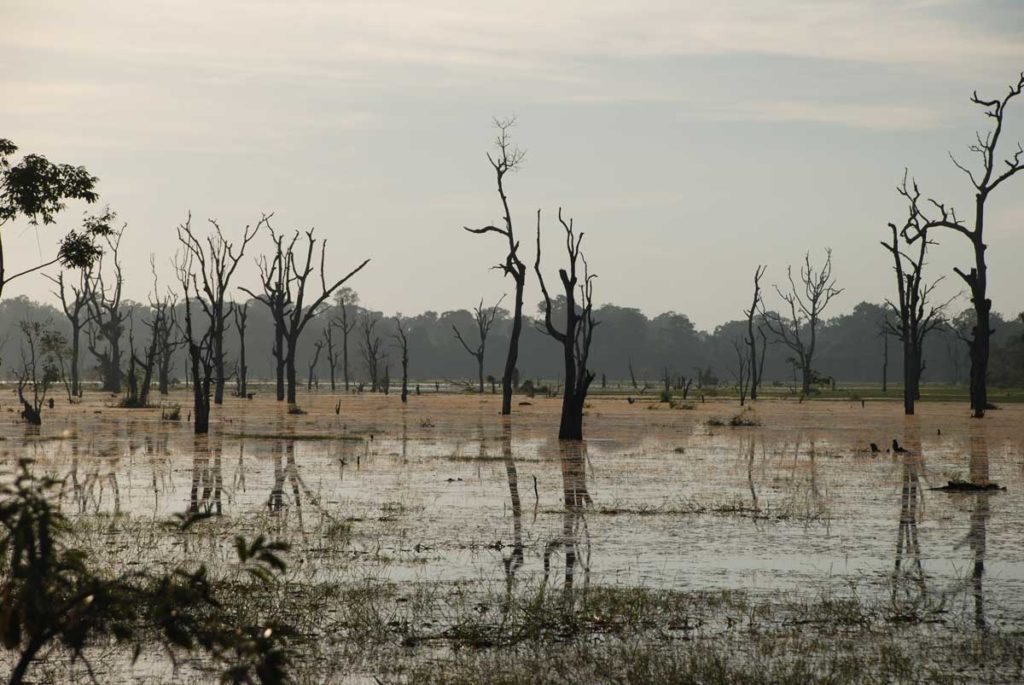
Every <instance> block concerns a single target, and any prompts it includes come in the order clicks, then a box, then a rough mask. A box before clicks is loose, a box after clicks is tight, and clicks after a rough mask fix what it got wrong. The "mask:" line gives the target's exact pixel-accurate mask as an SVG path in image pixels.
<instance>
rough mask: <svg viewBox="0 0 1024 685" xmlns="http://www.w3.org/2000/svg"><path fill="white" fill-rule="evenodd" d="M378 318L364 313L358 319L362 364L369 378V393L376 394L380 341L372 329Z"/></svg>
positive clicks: (379, 365) (379, 364) (370, 313)
mask: <svg viewBox="0 0 1024 685" xmlns="http://www.w3.org/2000/svg"><path fill="white" fill-rule="evenodd" d="M378 321H380V317H378V316H377V315H376V314H373V313H372V312H365V313H364V314H363V316H362V317H360V322H359V328H360V332H361V334H362V340H361V341H360V351H361V352H362V354H363V363H364V364H365V365H366V373H367V375H368V376H369V377H370V391H371V392H377V391H378V390H379V389H380V372H381V368H380V367H381V350H380V348H381V340H380V336H378V335H376V334H375V333H374V328H376V326H377V322H378Z"/></svg>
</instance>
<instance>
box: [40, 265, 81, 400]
mask: <svg viewBox="0 0 1024 685" xmlns="http://www.w3.org/2000/svg"><path fill="white" fill-rule="evenodd" d="M50 280H52V281H53V282H54V283H56V284H57V295H58V297H60V305H61V309H63V311H64V316H65V317H67V320H68V323H70V324H71V350H70V353H69V356H70V366H71V388H70V394H71V396H72V397H81V396H82V374H81V370H80V363H81V359H82V351H81V350H82V331H83V329H85V327H86V326H87V325H88V324H89V322H90V321H91V317H90V315H89V300H88V296H89V273H88V269H80V270H79V272H78V285H77V286H76V285H68V286H67V287H65V284H64V272H63V271H62V272H60V273H59V274H57V278H50ZM68 290H70V291H71V296H69V295H68V292H67V291H68Z"/></svg>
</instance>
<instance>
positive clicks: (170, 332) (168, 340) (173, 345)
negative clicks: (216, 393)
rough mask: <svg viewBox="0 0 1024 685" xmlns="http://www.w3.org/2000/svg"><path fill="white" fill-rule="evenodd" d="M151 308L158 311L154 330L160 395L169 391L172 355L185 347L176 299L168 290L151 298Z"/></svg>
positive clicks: (172, 363)
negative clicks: (156, 324) (158, 323)
mask: <svg viewBox="0 0 1024 685" xmlns="http://www.w3.org/2000/svg"><path fill="white" fill-rule="evenodd" d="M153 307H154V309H157V310H159V311H160V315H159V317H158V320H159V322H160V325H159V326H158V327H157V328H156V329H155V330H154V333H155V334H156V336H157V352H156V385H157V390H158V391H159V393H160V394H161V395H167V394H168V393H169V392H170V389H171V370H172V369H173V368H174V354H175V352H177V351H178V349H179V348H180V347H182V346H184V345H185V340H184V339H182V337H181V336H180V335H179V326H178V310H177V307H178V298H177V297H175V296H174V294H173V293H172V292H171V291H170V290H168V291H167V293H166V295H164V297H162V298H157V297H154V298H153Z"/></svg>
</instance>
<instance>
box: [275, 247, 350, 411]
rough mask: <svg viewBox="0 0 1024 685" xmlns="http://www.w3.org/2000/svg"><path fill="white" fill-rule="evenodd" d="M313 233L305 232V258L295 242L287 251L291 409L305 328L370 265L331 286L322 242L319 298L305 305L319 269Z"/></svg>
mask: <svg viewBox="0 0 1024 685" xmlns="http://www.w3.org/2000/svg"><path fill="white" fill-rule="evenodd" d="M313 231H314V229H312V228H311V229H309V230H308V231H306V232H305V235H306V250H305V255H304V256H302V255H299V254H296V252H295V249H294V248H295V243H296V240H295V238H293V239H292V242H291V243H290V247H289V249H288V255H287V259H286V260H285V264H286V265H287V268H288V277H287V279H286V287H287V289H288V295H289V297H288V300H289V301H290V302H291V305H290V307H289V308H288V311H287V313H286V315H285V317H284V338H285V341H286V342H287V343H288V352H287V354H286V355H285V374H286V379H287V381H288V404H290V405H294V404H295V356H296V352H297V351H298V347H299V337H300V336H301V335H302V331H303V330H304V329H305V328H306V324H308V323H309V322H310V320H312V319H313V317H314V316H316V315H317V313H319V311H320V307H321V305H323V303H324V302H325V301H326V300H327V298H329V297H330V296H331V295H332V294H333V293H334V292H335V291H336V290H337V289H338V288H340V287H341V286H343V285H345V283H346V282H347V281H348V280H349V279H350V278H352V277H353V276H355V275H356V274H357V273H359V272H360V271H362V270H363V267H365V266H366V265H367V264H369V263H370V260H369V259H366V260H363V263H362V264H360V265H359V266H357V267H356V268H354V269H353V270H352V271H350V272H349V273H348V274H346V275H345V276H344V277H342V278H340V279H339V280H337V281H335V282H334V283H332V284H328V282H327V279H326V269H325V260H326V248H327V240H326V239H323V240H320V241H319V242H320V266H319V277H320V278H319V280H320V284H319V285H320V294H319V295H316V296H315V297H313V298H312V300H311V301H310V302H309V304H306V296H307V286H309V285H312V284H311V283H310V281H309V277H310V276H312V275H313V273H314V272H315V271H317V266H316V265H315V263H314V261H313V259H314V254H315V252H316V247H317V239H316V238H314V237H313ZM295 235H296V237H297V236H298V233H297V232H296V234H295ZM312 292H313V291H310V292H309V293H308V294H312Z"/></svg>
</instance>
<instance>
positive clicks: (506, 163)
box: [464, 118, 526, 415]
mask: <svg viewBox="0 0 1024 685" xmlns="http://www.w3.org/2000/svg"><path fill="white" fill-rule="evenodd" d="M494 125H495V127H496V128H497V129H498V137H497V139H496V140H495V145H496V146H497V148H498V151H497V154H496V155H495V156H492V155H491V154H490V153H488V154H487V161H489V162H490V163H491V166H492V167H493V168H494V173H495V176H496V177H497V181H498V196H499V197H500V198H501V206H502V210H503V212H504V227H503V228H499V227H497V226H484V227H483V228H468V227H464V228H465V230H467V231H469V232H470V233H476V234H483V233H497V234H499V235H501V236H504V237H505V239H506V240H507V241H508V252H507V253H506V255H505V261H504V262H502V263H500V264H498V265H497V266H496V267H494V268H496V269H500V270H501V271H502V272H503V273H504V274H505V275H506V276H511V277H512V280H513V281H515V284H516V286H515V304H514V305H513V310H512V331H511V333H510V335H509V341H508V357H507V358H506V359H505V372H504V374H503V375H502V381H501V382H502V395H501V413H502V415H508V414H511V413H512V391H513V389H514V385H515V383H514V382H513V379H514V376H515V373H516V365H517V364H518V363H519V337H520V335H521V334H522V330H523V289H524V287H525V286H526V264H524V263H523V261H522V260H521V259H520V258H519V254H518V253H519V241H518V240H517V239H516V236H515V231H514V230H513V228H512V212H511V211H510V210H509V206H508V197H507V196H506V195H505V175H506V174H507V173H508V172H510V171H515V170H516V169H518V168H519V166H520V164H522V161H523V158H524V156H525V153H524V152H523V151H522V150H520V149H519V148H518V147H515V146H513V144H512V139H511V131H512V127H513V126H515V119H514V118H510V119H496V120H495V121H494Z"/></svg>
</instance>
